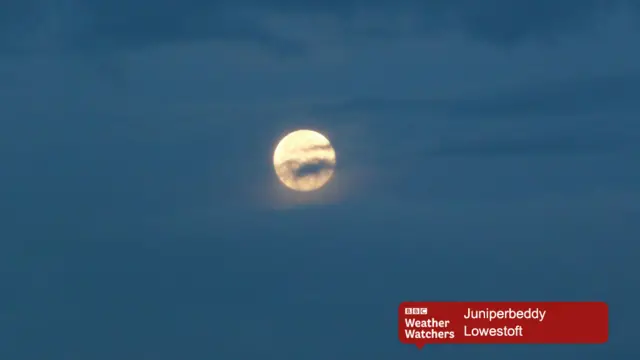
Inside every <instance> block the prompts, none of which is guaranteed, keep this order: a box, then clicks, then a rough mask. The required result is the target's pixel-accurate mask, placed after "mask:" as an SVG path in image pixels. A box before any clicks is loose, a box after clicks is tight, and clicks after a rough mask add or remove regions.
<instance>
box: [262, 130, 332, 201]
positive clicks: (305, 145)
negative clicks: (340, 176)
mask: <svg viewBox="0 0 640 360" xmlns="http://www.w3.org/2000/svg"><path fill="white" fill-rule="evenodd" d="M335 166H336V152H335V150H334V149H333V146H332V145H331V142H329V139H327V138H326V137H325V136H324V135H322V134H320V133H319V132H316V131H313V130H296V131H293V132H291V133H289V134H287V135H286V136H285V137H283V138H282V139H281V140H280V141H279V142H278V145H277V146H276V149H275V151H274V152H273V167H274V169H275V171H276V175H277V176H278V178H279V179H280V182H282V184H284V185H285V186H286V187H288V188H289V189H292V190H295V191H302V192H309V191H314V190H318V189H320V188H321V187H323V186H324V185H325V184H327V182H329V180H330V179H331V177H332V176H333V173H334V169H335Z"/></svg>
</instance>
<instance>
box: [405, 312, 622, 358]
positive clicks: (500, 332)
mask: <svg viewBox="0 0 640 360" xmlns="http://www.w3.org/2000/svg"><path fill="white" fill-rule="evenodd" d="M398 337H399V338H400V342H402V343H404V344H414V345H417V346H418V347H419V348H422V347H423V346H424V345H427V344H600V343H605V342H607V340H608V338H609V308H608V307H607V304H606V303H604V302H404V303H402V304H400V307H399V308H398Z"/></svg>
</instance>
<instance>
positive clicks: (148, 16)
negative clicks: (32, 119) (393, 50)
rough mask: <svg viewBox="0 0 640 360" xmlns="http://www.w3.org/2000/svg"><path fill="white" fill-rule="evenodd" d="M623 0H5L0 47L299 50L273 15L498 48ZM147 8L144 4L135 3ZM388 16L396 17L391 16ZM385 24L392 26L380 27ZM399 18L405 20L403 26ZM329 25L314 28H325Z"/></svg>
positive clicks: (292, 31)
mask: <svg viewBox="0 0 640 360" xmlns="http://www.w3.org/2000/svg"><path fill="white" fill-rule="evenodd" d="M631 3H632V2H631V1H629V0H616V1H604V0H581V1H578V0H568V1H562V2H557V1H554V0H521V1H518V2H514V1H510V0H491V1H482V2H478V1H475V0H433V1H428V2H424V1H417V0H407V1H401V2H396V1H393V2H392V1H390V0H376V1H368V2H366V3H364V2H361V1H357V0H343V1H338V0H331V1H324V2H322V3H318V2H310V1H308V2H301V1H296V2H293V1H289V0H280V1H272V2H262V1H257V0H247V1H238V2H231V1H224V0H222V1H205V0H186V1H182V2H180V5H179V6H176V3H174V2H166V1H160V2H154V3H153V4H152V5H145V6H143V5H141V4H142V3H141V2H136V1H124V0H114V1H108V2H104V1H91V2H72V4H71V5H69V6H67V7H62V6H52V5H50V3H49V2H46V1H43V0H31V1H26V0H25V1H12V2H9V3H8V5H3V11H2V14H0V42H1V45H2V47H3V48H4V50H5V51H33V50H42V49H41V47H44V48H47V49H52V48H53V49H57V50H64V51H88V50H92V51H95V50H96V49H99V50H105V49H106V50H108V51H113V50H122V49H138V48H144V47H149V46H156V45H163V44H171V43H185V42H193V41H202V40H222V41H234V42H248V43H253V44H258V45H260V46H263V47H266V48H268V49H270V50H273V51H275V52H277V53H279V54H288V55H291V54H300V53H301V52H302V51H303V50H304V44H301V43H299V42H296V41H293V40H292V39H293V38H294V37H295V35H296V32H297V30H296V28H295V27H289V28H286V27H285V28H283V29H280V30H282V31H279V32H276V31H274V27H273V25H274V24H273V19H283V18H302V19H306V18H317V17H322V18H325V19H327V20H330V21H329V23H330V24H332V26H333V27H337V28H339V29H340V31H342V32H343V33H354V34H360V35H364V36H373V35H376V34H377V35H385V36H396V35H406V32H407V31H409V32H412V33H414V34H427V35H431V34H438V33H442V32H462V33H464V34H466V35H467V36H469V37H471V38H474V39H480V40H483V41H488V42H491V43H495V44H499V45H513V44H517V43H519V42H522V41H526V40H530V39H538V40H544V41H547V40H553V39H554V38H555V37H557V36H559V35H561V34H564V33H567V32H571V31H575V30H580V29H583V28H589V27H591V26H595V24H596V23H597V20H598V19H599V17H600V16H602V15H603V14H607V13H609V12H611V11H613V10H615V8H616V7H621V6H625V5H628V4H631ZM144 4H146V3H144ZM390 17H399V18H402V19H404V20H403V21H401V22H390V21H388V20H389V18H390ZM389 24H393V25H389ZM406 24H412V25H411V26H409V27H408V28H407V26H406ZM326 30H328V29H322V28H321V29H317V31H318V32H326Z"/></svg>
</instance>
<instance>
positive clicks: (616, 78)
mask: <svg viewBox="0 0 640 360" xmlns="http://www.w3.org/2000/svg"><path fill="white" fill-rule="evenodd" d="M639 92H640V73H627V74H613V75H607V76H601V77H593V78H586V79H570V80H561V81H555V82H551V83H545V84H539V85H537V86H530V87H526V88H521V89H514V90H509V91H503V92H500V93H495V94H489V95H485V96H480V97H475V98H448V99H435V98H432V99H419V98H414V99H406V98H405V99H393V98H354V99H350V100H346V101H343V102H335V103H330V104H320V105H316V106H314V108H313V111H314V112H315V113H317V114H319V115H327V114H337V113H368V114H375V113H378V114H380V113H387V112H394V113H397V112H398V111H400V112H403V113H409V112H426V113H430V114H439V115H447V116H451V117H456V118H485V117H514V116H562V115H581V114H593V113H603V112H605V113H612V112H616V113H620V112H629V111H640V104H639V103H638V102H637V101H636V94H638V93H639Z"/></svg>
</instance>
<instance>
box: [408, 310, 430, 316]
mask: <svg viewBox="0 0 640 360" xmlns="http://www.w3.org/2000/svg"><path fill="white" fill-rule="evenodd" d="M428 313H429V310H428V308H406V309H404V314H405V315H427V314H428Z"/></svg>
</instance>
